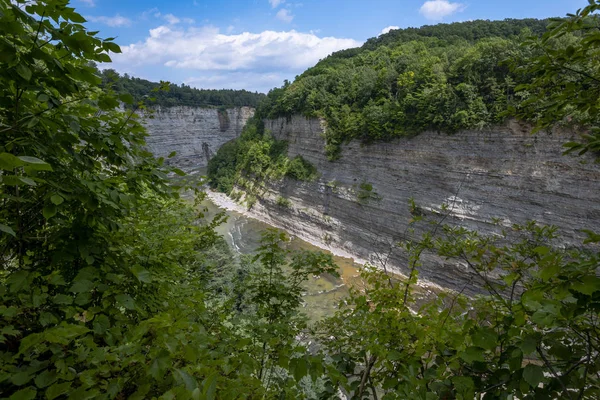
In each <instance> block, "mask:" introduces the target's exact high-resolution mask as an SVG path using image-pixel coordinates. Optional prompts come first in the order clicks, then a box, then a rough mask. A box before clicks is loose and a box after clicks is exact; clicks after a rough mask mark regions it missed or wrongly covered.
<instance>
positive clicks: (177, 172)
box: [171, 168, 186, 176]
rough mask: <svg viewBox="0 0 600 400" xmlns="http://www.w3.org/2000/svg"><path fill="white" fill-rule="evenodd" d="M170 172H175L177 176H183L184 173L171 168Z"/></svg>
mask: <svg viewBox="0 0 600 400" xmlns="http://www.w3.org/2000/svg"><path fill="white" fill-rule="evenodd" d="M171 171H173V172H175V173H176V174H177V175H179V176H185V175H186V173H185V172H183V171H182V170H180V169H179V168H173V169H172V170H171Z"/></svg>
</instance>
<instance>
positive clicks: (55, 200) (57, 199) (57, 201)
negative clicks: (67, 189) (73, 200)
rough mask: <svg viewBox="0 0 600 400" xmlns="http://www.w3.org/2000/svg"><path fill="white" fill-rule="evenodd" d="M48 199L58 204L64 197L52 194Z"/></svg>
mask: <svg viewBox="0 0 600 400" xmlns="http://www.w3.org/2000/svg"><path fill="white" fill-rule="evenodd" d="M50 201H51V202H52V204H55V205H57V206H58V205H61V204H62V203H63V202H64V201H65V199H63V197H62V196H59V195H57V194H54V195H52V197H50Z"/></svg>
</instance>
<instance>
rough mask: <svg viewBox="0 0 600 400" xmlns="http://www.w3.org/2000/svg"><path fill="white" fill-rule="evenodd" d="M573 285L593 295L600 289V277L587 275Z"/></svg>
mask: <svg viewBox="0 0 600 400" xmlns="http://www.w3.org/2000/svg"><path fill="white" fill-rule="evenodd" d="M571 287H572V288H573V290H575V291H577V292H579V293H583V294H585V295H587V296H591V295H592V294H594V293H596V292H597V291H599V290H600V278H598V277H596V276H586V277H585V278H584V279H582V280H580V281H579V282H574V283H573V284H572V285H571Z"/></svg>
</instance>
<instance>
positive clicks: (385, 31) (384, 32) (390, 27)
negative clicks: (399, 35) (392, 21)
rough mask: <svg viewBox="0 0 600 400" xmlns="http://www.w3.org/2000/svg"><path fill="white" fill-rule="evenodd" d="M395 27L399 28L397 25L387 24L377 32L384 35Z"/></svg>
mask: <svg viewBox="0 0 600 400" xmlns="http://www.w3.org/2000/svg"><path fill="white" fill-rule="evenodd" d="M396 29H400V27H399V26H394V25H392V26H388V27H386V28H383V29H382V30H381V32H380V33H379V34H380V35H385V34H386V33H389V31H393V30H396Z"/></svg>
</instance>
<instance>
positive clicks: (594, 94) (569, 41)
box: [518, 0, 600, 154]
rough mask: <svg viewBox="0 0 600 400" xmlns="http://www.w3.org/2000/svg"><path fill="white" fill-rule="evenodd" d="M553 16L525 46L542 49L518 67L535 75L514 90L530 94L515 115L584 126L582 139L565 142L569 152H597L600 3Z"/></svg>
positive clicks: (545, 123)
mask: <svg viewBox="0 0 600 400" xmlns="http://www.w3.org/2000/svg"><path fill="white" fill-rule="evenodd" d="M589 3H590V4H589V5H588V6H587V7H584V8H582V9H580V10H578V11H577V12H576V13H575V14H570V15H569V17H568V18H566V19H555V20H553V21H552V23H551V25H550V26H549V29H548V31H547V32H546V33H545V34H544V35H543V36H542V38H541V39H537V38H532V39H530V40H529V41H527V42H525V43H524V45H526V46H529V47H532V48H533V49H535V50H536V51H537V52H539V53H541V54H540V55H539V56H538V57H537V58H533V59H532V60H530V62H529V63H528V64H527V65H525V66H522V67H521V69H524V70H525V71H526V72H527V73H528V74H530V75H532V76H533V79H532V80H531V81H530V82H527V83H524V84H522V85H520V86H519V87H518V89H519V90H520V91H521V92H522V93H524V94H525V95H526V96H528V99H527V100H526V101H525V102H524V103H523V105H522V108H521V109H520V110H519V114H520V116H521V117H523V118H527V119H534V120H536V121H537V126H538V128H552V127H553V126H555V124H556V123H557V122H562V123H567V124H569V125H573V124H577V125H579V126H580V127H583V128H584V130H585V133H584V134H583V135H582V137H581V140H578V141H573V142H569V143H567V144H566V145H565V146H566V147H567V152H573V151H577V152H579V154H583V153H586V152H587V151H593V152H596V153H597V152H598V151H600V128H599V124H600V121H599V117H600V100H599V99H600V18H598V15H597V14H596V13H597V11H598V10H600V2H599V1H597V0H590V1H589Z"/></svg>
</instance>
